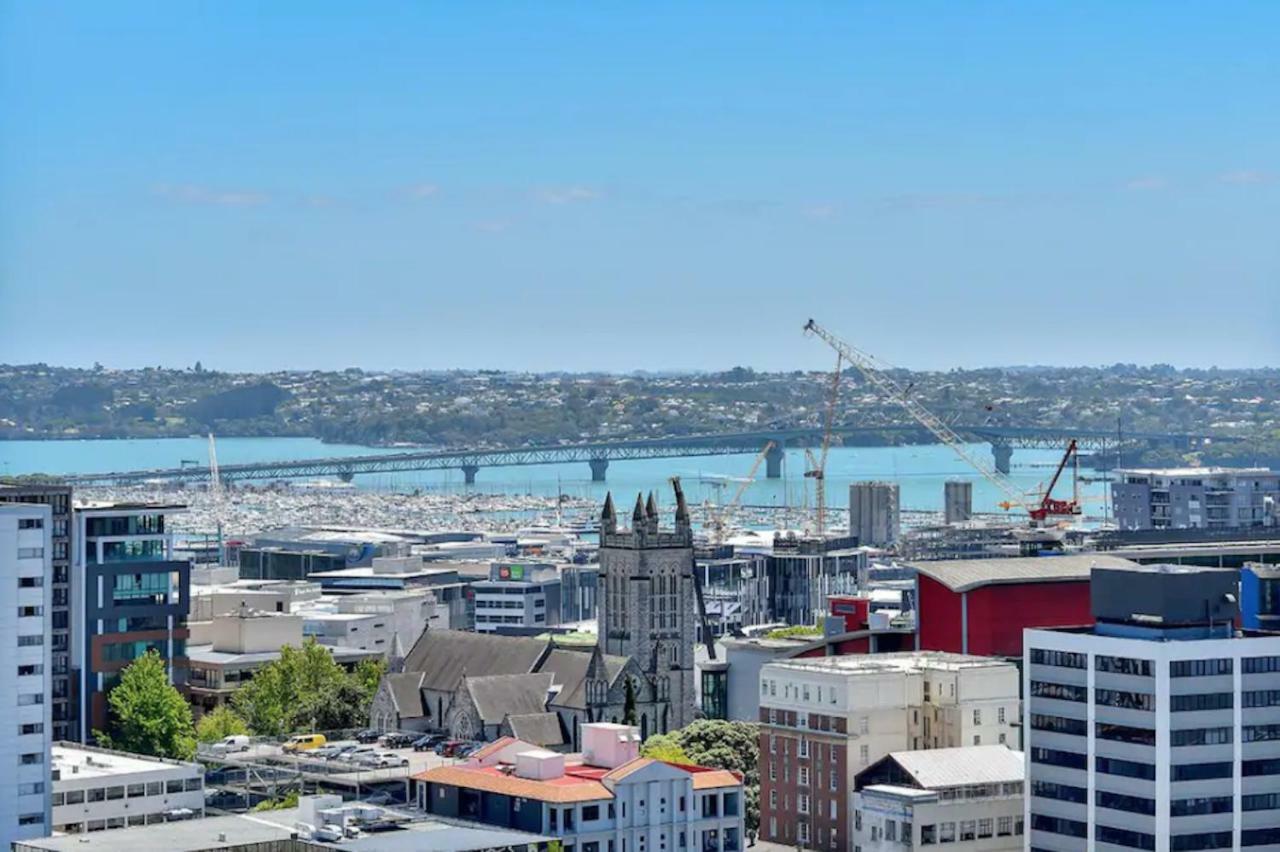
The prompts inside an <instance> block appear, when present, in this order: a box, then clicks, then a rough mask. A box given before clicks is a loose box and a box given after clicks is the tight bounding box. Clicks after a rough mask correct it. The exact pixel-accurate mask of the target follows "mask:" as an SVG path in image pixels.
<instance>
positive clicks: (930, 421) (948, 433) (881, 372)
mask: <svg viewBox="0 0 1280 852" xmlns="http://www.w3.org/2000/svg"><path fill="white" fill-rule="evenodd" d="M804 330H805V331H806V332H808V333H810V334H812V335H814V336H815V337H818V338H820V339H821V340H822V341H823V342H825V343H826V344H827V345H828V346H830V347H831V348H832V349H834V350H835V351H836V353H837V354H838V355H839V356H840V357H841V358H842V359H844V360H845V361H847V362H848V363H850V364H852V365H853V366H854V368H855V369H856V370H857V371H858V372H859V373H861V374H862V376H863V377H864V378H866V379H867V381H869V382H871V384H873V385H875V386H876V388H878V389H879V390H880V392H881V393H883V394H884V395H885V396H887V397H889V398H890V399H892V400H893V401H894V402H896V403H898V405H900V406H902V408H903V409H905V410H906V412H907V413H908V414H910V415H911V416H912V417H913V418H914V419H915V421H916V422H917V423H919V424H920V425H921V426H923V427H924V428H926V429H928V430H929V432H930V433H932V435H933V436H934V437H935V438H937V439H938V440H939V441H940V442H942V443H944V444H946V445H947V446H948V447H950V448H951V449H952V450H953V451H954V452H955V454H956V455H958V456H960V458H962V459H964V460H965V461H966V462H968V464H969V465H970V466H971V467H972V468H973V469H974V470H976V471H978V473H980V474H982V476H983V478H984V479H986V480H987V481H988V482H990V483H991V484H992V485H994V486H996V487H997V488H999V489H1000V491H1001V492H1002V493H1003V494H1004V495H1005V499H1006V501H1007V502H1008V503H1009V504H1010V505H1012V506H1017V507H1019V508H1021V509H1023V510H1024V511H1026V512H1027V513H1028V514H1031V512H1032V508H1031V507H1030V506H1028V505H1027V503H1026V500H1025V498H1024V496H1023V494H1022V492H1021V491H1020V490H1019V489H1018V487H1017V486H1016V485H1014V483H1013V482H1012V480H1010V479H1009V478H1008V477H1006V476H1004V475H1003V474H1001V473H1000V472H999V471H997V470H996V469H995V468H994V467H993V466H991V465H989V464H987V463H986V462H985V461H984V460H982V459H981V458H979V457H978V456H975V455H974V454H973V453H971V452H969V450H968V448H967V447H965V442H964V439H963V438H961V437H960V435H958V434H957V433H956V431H955V430H954V429H952V428H951V427H950V426H948V425H947V424H946V423H944V422H943V421H942V420H940V419H939V418H938V417H937V416H936V415H934V413H933V412H931V411H929V409H927V408H925V407H924V406H923V405H921V404H920V403H918V402H916V401H915V400H914V399H912V398H911V392H910V388H909V387H907V388H904V387H902V385H901V384H900V383H898V382H897V381H896V380H895V379H894V378H893V377H892V376H890V375H889V374H888V372H887V371H888V370H889V369H892V367H891V366H890V365H889V364H887V363H885V362H883V361H881V360H880V359H878V358H876V357H875V356H874V355H871V354H869V353H867V352H863V351H862V350H861V349H858V348H856V347H853V346H850V345H849V344H848V343H845V342H844V341H843V340H840V339H839V338H838V337H836V336H835V335H833V334H832V333H831V332H829V331H827V330H826V329H825V328H823V327H822V326H820V325H818V324H817V323H816V322H814V321H813V320H809V321H808V322H807V323H805V326H804Z"/></svg>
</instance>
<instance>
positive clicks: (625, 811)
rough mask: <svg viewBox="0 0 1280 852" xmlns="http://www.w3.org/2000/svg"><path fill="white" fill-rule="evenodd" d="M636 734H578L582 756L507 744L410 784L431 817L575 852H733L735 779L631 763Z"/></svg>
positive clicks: (639, 760)
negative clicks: (537, 837)
mask: <svg viewBox="0 0 1280 852" xmlns="http://www.w3.org/2000/svg"><path fill="white" fill-rule="evenodd" d="M639 748H640V735H639V733H638V731H637V730H636V729H635V728H634V727H628V726H626V725H614V724H608V723H596V724H589V725H584V726H583V728H582V753H581V754H575V755H564V754H557V753H555V752H550V751H546V750H544V749H539V748H536V747H535V746H532V745H530V744H529V743H525V742H521V741H519V740H517V739H513V738H509V737H508V738H505V739H502V740H498V741H496V742H494V743H492V744H491V745H490V746H488V747H487V748H484V749H481V750H480V751H479V752H477V753H476V754H474V755H472V756H471V757H469V758H467V759H466V761H464V762H463V763H462V764H459V765H456V766H442V767H439V768H436V769H430V770H427V771H426V772H422V773H419V774H418V775H415V776H413V777H414V795H415V798H416V801H417V803H418V806H419V807H420V808H422V809H423V810H425V811H426V812H428V813H430V814H439V815H442V816H445V817H452V818H462V819H469V820H475V821H479V822H484V823H487V824H489V825H493V826H497V827H504V828H512V829H517V830H520V831H526V832H531V833H536V834H545V835H549V836H551V837H555V838H557V839H558V840H559V841H560V843H561V845H562V846H563V848H564V849H565V850H566V852H568V850H574V852H607V850H609V849H613V850H615V852H622V850H628V852H640V850H646V852H660V850H669V852H676V850H682V849H683V850H700V852H741V850H743V849H744V848H745V843H746V838H745V824H744V817H745V812H746V801H745V791H744V790H743V786H742V779H741V778H739V777H738V776H736V775H734V774H733V773H731V772H726V771H724V770H721V769H708V768H705V767H700V766H684V765H676V764H669V763H663V762H662V761H658V760H651V759H649V758H644V757H639V756H638V755H639Z"/></svg>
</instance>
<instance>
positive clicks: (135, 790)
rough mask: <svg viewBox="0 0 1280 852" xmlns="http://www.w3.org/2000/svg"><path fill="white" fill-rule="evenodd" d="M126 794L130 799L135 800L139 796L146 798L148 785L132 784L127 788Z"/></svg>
mask: <svg viewBox="0 0 1280 852" xmlns="http://www.w3.org/2000/svg"><path fill="white" fill-rule="evenodd" d="M124 793H125V795H126V796H128V797H129V798H130V799H134V798H137V797H139V796H145V795H146V794H147V785H146V784H130V785H129V786H128V787H126V788H125V791H124Z"/></svg>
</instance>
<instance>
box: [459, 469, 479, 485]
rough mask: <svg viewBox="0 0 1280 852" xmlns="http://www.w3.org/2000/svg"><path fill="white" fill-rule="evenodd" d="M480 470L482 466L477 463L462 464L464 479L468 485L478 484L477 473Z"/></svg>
mask: <svg viewBox="0 0 1280 852" xmlns="http://www.w3.org/2000/svg"><path fill="white" fill-rule="evenodd" d="M479 472H480V466H479V465H475V464H464V465H463V466H462V481H463V482H465V483H466V484H467V485H475V484H476V474H477V473H479Z"/></svg>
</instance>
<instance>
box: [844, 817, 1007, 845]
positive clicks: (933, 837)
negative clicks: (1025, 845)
mask: <svg viewBox="0 0 1280 852" xmlns="http://www.w3.org/2000/svg"><path fill="white" fill-rule="evenodd" d="M892 825H893V820H885V834H884V839H885V840H893V839H894V834H895V832H894V831H893V830H891V829H890V826H892ZM902 828H903V832H902V839H903V842H906V843H909V842H910V840H911V823H909V822H904V823H903V824H902ZM1015 834H1016V835H1021V834H1022V818H1021V817H1019V818H1018V819H1017V820H1016V821H1015V820H1014V818H1013V817H1007V816H1003V817H999V818H998V819H995V820H992V819H989V818H988V819H978V820H972V819H968V820H962V821H961V822H960V830H959V832H957V831H956V823H954V822H942V823H938V824H937V825H922V826H920V845H921V846H932V845H933V844H935V843H954V842H955V841H957V840H959V841H960V842H962V843H963V842H965V841H968V840H976V839H981V838H987V837H992V836H996V837H1011V836H1013V835H1015ZM872 838H873V839H874V838H875V830H874V828H873V829H872ZM832 845H834V844H832Z"/></svg>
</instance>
